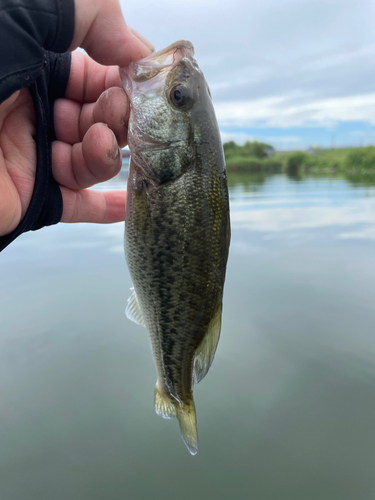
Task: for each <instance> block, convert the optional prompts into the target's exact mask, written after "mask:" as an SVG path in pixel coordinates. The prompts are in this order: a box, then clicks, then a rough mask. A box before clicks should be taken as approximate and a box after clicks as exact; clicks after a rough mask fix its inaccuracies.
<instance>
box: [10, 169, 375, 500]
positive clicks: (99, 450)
mask: <svg viewBox="0 0 375 500" xmlns="http://www.w3.org/2000/svg"><path fill="white" fill-rule="evenodd" d="M125 180H126V176H125V175H124V174H122V176H119V177H117V178H116V179H114V180H113V181H111V182H109V183H107V186H106V187H107V188H109V189H111V188H116V189H118V188H121V187H124V186H125ZM230 197H231V214H232V245H231V251H230V258H229V264H228V272H227V281H226V288H225V296H224V311H223V328H222V338H221V340H220V343H219V348H218V351H217V355H216V359H215V361H214V364H213V366H212V368H211V370H210V372H209V374H208V376H207V377H206V378H205V379H204V380H203V381H202V383H201V384H199V385H198V386H197V387H196V390H195V397H196V405H197V411H198V429H199V438H200V449H199V453H198V455H197V456H196V457H192V456H190V455H189V453H188V452H187V450H186V448H185V446H184V444H183V442H182V440H181V438H180V435H179V430H178V424H177V422H175V421H167V420H163V419H161V418H160V417H158V416H157V415H156V414H155V413H154V410H153V390H154V384H155V369H154V366H153V361H152V357H151V351H150V347H149V341H148V338H147V334H146V332H145V330H144V329H142V328H141V327H138V326H137V325H135V324H133V323H131V322H129V321H128V320H127V319H126V318H125V316H124V308H125V302H126V299H127V296H128V290H129V288H130V286H131V283H130V279H129V275H128V272H127V269H126V265H125V261H124V257H123V253H122V233H123V225H122V224H116V225H112V226H94V225H86V224H80V225H65V224H60V225H58V226H55V227H52V228H47V229H43V230H41V231H38V232H36V233H30V234H27V235H24V236H22V237H21V238H19V239H18V241H17V242H15V243H14V244H12V245H11V246H10V247H9V248H8V249H6V250H5V251H4V252H3V253H2V255H1V257H0V274H1V283H2V287H1V291H0V304H1V315H0V380H1V382H0V422H1V425H0V443H1V446H0V498H1V499H2V500H23V499H28V500H34V499H35V500H43V499H48V500H50V499H54V500H66V499H74V500H76V499H77V500H81V499H82V500H83V499H90V500H96V499H97V500H102V499H106V500H115V499H116V500H117V499H130V500H138V499H139V500H148V499H152V500H162V499H163V500H172V499H173V500H175V499H177V500H185V499H186V500H187V499H189V500H190V499H191V498H194V499H199V500H201V499H202V500H203V499H205V500H206V499H215V500H216V499H219V500H221V499H248V498H253V499H256V500H263V499H264V500H269V499H277V500H281V499H285V500H294V499H295V500H335V499H337V500H353V499H356V500H372V499H373V498H375V474H374V466H375V305H374V297H375V266H374V264H375V261H374V259H375V257H374V256H375V188H374V187H371V186H368V187H366V186H364V185H361V184H360V183H359V184H353V183H349V182H348V181H346V180H343V179H338V178H330V179H328V178H326V179H324V178H306V179H304V180H300V181H297V180H293V179H289V178H287V177H285V176H281V175H280V176H273V177H267V178H254V177H246V176H235V177H233V176H232V177H231V182H230Z"/></svg>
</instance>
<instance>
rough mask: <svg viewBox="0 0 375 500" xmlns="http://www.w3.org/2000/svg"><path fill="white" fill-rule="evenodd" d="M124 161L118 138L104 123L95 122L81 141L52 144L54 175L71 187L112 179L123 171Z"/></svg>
mask: <svg viewBox="0 0 375 500" xmlns="http://www.w3.org/2000/svg"><path fill="white" fill-rule="evenodd" d="M121 161H122V159H121V150H120V149H119V146H118V143H117V140H116V137H115V135H114V134H113V132H112V131H111V130H110V129H109V128H108V127H107V126H106V125H105V124H104V123H96V124H94V125H93V126H92V127H91V128H90V129H89V130H88V131H87V133H86V135H85V136H84V138H83V141H82V142H81V143H78V144H74V145H73V146H71V145H69V144H66V143H64V142H61V141H55V142H53V143H52V171H53V176H54V178H55V180H56V181H57V183H58V184H60V185H62V186H65V187H68V188H70V189H83V188H86V187H90V186H93V185H94V184H97V183H98V182H104V181H107V180H109V179H111V178H112V177H114V176H115V175H116V174H118V173H119V171H120V169H121Z"/></svg>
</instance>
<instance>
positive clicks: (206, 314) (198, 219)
mask: <svg viewBox="0 0 375 500" xmlns="http://www.w3.org/2000/svg"><path fill="white" fill-rule="evenodd" d="M120 76H121V79H122V83H123V86H124V89H125V92H126V94H127V96H128V98H129V101H130V114H129V122H128V144H129V148H130V152H131V159H130V166H129V175H128V185H127V201H126V216H125V256H126V261H127V264H128V268H129V273H130V276H131V279H132V282H133V290H132V294H131V296H130V298H129V300H128V304H127V308H126V315H127V317H128V318H129V319H131V320H132V321H134V322H135V323H137V324H139V325H142V326H144V327H145V328H146V329H147V330H148V332H149V337H150V341H151V348H152V353H153V358H154V362H155V366H156V371H157V382H156V387H155V398H154V403H155V410H156V413H158V414H159V415H161V416H162V417H164V418H177V419H178V422H179V425H180V430H181V434H182V438H183V440H184V442H185V444H186V447H187V448H188V450H189V451H190V453H191V454H192V455H195V454H196V453H197V451H198V433H197V419H196V410H195V404H194V398H193V388H194V384H196V383H198V382H200V381H201V380H202V379H203V377H204V376H205V375H206V374H207V372H208V370H209V368H210V366H211V363H212V361H213V358H214V354H215V351H216V347H217V343H218V340H219V336H220V330H221V317H222V302H223V289H224V280H225V273H226V266H227V259H228V252H229V244H230V217H229V197H228V186H227V178H226V170H225V160H224V153H223V147H222V143H221V137H220V131H219V127H218V123H217V120H216V116H215V111H214V107H213V104H212V99H211V93H210V89H209V87H208V84H207V82H206V80H205V78H204V75H203V73H202V71H201V70H200V68H199V66H198V64H197V62H196V60H195V59H194V47H193V44H192V43H191V42H189V41H186V40H180V41H178V42H175V43H173V44H172V45H170V46H168V47H167V48H165V49H163V50H161V51H159V52H156V53H153V54H151V55H149V56H147V57H145V58H144V59H142V60H140V61H137V62H132V63H131V64H130V65H129V66H127V67H125V68H121V69H120Z"/></svg>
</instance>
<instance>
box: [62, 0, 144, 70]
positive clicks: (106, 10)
mask: <svg viewBox="0 0 375 500" xmlns="http://www.w3.org/2000/svg"><path fill="white" fill-rule="evenodd" d="M145 40H146V39H145V38H143V37H142V40H140V39H139V38H138V37H137V35H136V34H135V33H134V32H132V31H131V30H130V29H129V27H128V26H127V25H126V23H125V19H124V17H123V15H122V12H121V7H120V4H119V2H118V1H117V0H97V1H96V2H92V0H81V1H80V2H75V30H74V37H73V41H72V44H71V46H70V49H69V50H74V49H76V48H77V47H83V48H84V49H85V50H86V52H87V53H88V54H89V55H90V56H91V57H92V58H93V59H95V60H96V61H97V62H99V63H101V64H105V65H113V64H116V65H118V66H127V65H128V64H129V63H130V62H131V61H136V60H139V59H142V58H143V57H145V56H147V55H148V54H150V53H151V50H152V47H153V45H152V44H151V43H150V42H148V41H147V44H145Z"/></svg>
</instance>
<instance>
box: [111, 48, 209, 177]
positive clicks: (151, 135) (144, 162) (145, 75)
mask: <svg viewBox="0 0 375 500" xmlns="http://www.w3.org/2000/svg"><path fill="white" fill-rule="evenodd" d="M193 56H194V47H193V45H192V44H191V43H190V42H188V41H179V42H176V43H174V44H172V45H170V46H169V47H167V48H166V49H163V50H162V51H160V52H157V53H155V54H151V55H150V56H147V57H146V58H144V59H142V60H141V61H138V62H133V63H131V64H130V65H129V66H128V67H126V68H122V69H120V76H121V78H122V82H123V85H124V88H125V91H126V93H127V95H128V97H129V100H130V116H129V124H128V143H129V147H130V150H131V155H132V161H134V162H135V163H136V165H137V166H138V167H139V168H140V169H141V171H142V173H143V175H144V177H145V178H146V179H148V180H149V181H150V182H151V183H152V184H154V185H158V184H162V183H164V182H167V181H170V180H173V179H176V178H177V177H179V176H181V175H182V174H183V173H185V172H186V171H187V170H189V169H190V168H191V167H192V166H193V165H194V163H195V159H196V156H197V151H198V149H199V146H200V145H201V144H203V143H205V142H206V141H207V138H206V137H205V134H204V133H202V130H204V129H205V127H206V128H207V125H208V128H211V129H212V123H213V127H214V128H215V127H216V129H215V130H216V133H217V135H219V132H218V127H217V122H216V117H215V113H214V109H213V105H212V101H211V95H210V90H209V88H208V85H207V83H206V80H205V78H204V75H203V73H202V71H201V70H200V68H199V66H198V64H197V62H196V61H195V59H194V57H193Z"/></svg>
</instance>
